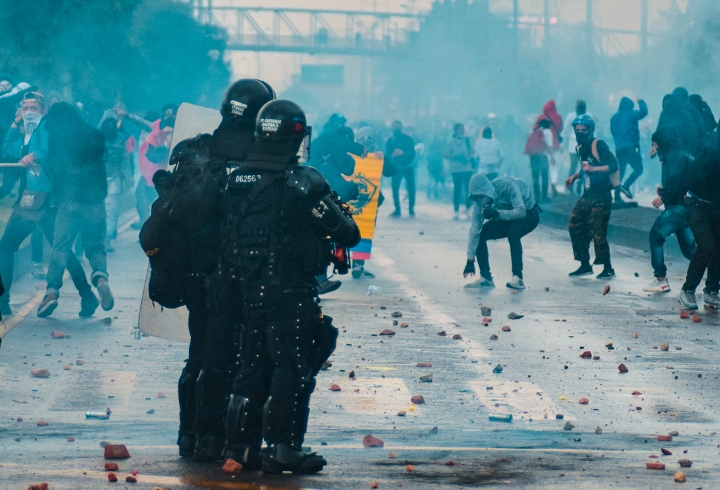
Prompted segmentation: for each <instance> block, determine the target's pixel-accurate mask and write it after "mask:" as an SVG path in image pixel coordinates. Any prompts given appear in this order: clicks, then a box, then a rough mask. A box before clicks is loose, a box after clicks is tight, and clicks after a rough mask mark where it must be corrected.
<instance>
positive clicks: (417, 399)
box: [410, 395, 425, 405]
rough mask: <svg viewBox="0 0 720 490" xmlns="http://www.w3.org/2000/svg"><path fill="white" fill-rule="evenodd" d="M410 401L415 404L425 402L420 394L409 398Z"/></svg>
mask: <svg viewBox="0 0 720 490" xmlns="http://www.w3.org/2000/svg"><path fill="white" fill-rule="evenodd" d="M410 401H411V402H413V403H414V404H415V405H422V404H423V403H425V398H423V396H422V395H415V396H413V397H412V398H410Z"/></svg>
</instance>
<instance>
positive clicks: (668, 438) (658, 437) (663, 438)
mask: <svg viewBox="0 0 720 490" xmlns="http://www.w3.org/2000/svg"><path fill="white" fill-rule="evenodd" d="M657 440H658V441H663V442H668V441H672V436H666V435H660V436H657Z"/></svg>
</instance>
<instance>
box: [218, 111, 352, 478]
mask: <svg viewBox="0 0 720 490" xmlns="http://www.w3.org/2000/svg"><path fill="white" fill-rule="evenodd" d="M308 135H309V130H308V127H307V123H306V119H305V114H304V113H303V111H302V110H301V109H300V107H298V106H297V105H296V104H294V103H293V102H290V101H287V100H275V101H272V102H269V103H268V104H266V105H265V106H264V107H263V108H262V109H261V110H260V113H259V114H258V117H257V123H256V127H255V138H256V141H255V143H254V144H253V147H252V150H251V151H250V153H249V155H248V158H247V160H245V161H244V162H243V163H241V164H240V165H239V167H238V168H237V169H236V170H234V171H233V172H232V173H231V174H230V176H229V180H228V184H227V190H226V196H225V202H226V216H228V217H229V219H230V222H229V223H228V228H229V236H230V237H231V240H230V241H228V246H227V248H226V249H225V250H224V251H223V252H222V255H221V261H222V266H221V267H222V268H223V272H224V273H226V274H228V275H229V276H230V277H231V278H232V279H233V280H235V281H237V282H238V284H239V285H240V287H241V289H242V300H243V311H242V328H241V329H240V332H241V333H240V344H241V345H240V352H241V358H242V362H241V368H240V372H239V373H238V375H237V376H236V378H235V380H234V383H233V390H232V395H231V396H230V401H229V404H228V410H227V444H226V446H225V457H226V458H232V459H235V460H236V461H239V462H241V463H242V464H243V467H244V468H247V469H258V468H260V467H262V470H263V471H265V472H269V473H282V472H283V471H293V472H294V473H316V472H318V471H321V470H322V468H323V467H324V466H325V465H326V464H327V461H325V459H324V458H323V457H322V456H320V455H317V454H315V453H311V454H307V453H304V452H303V450H302V443H303V439H304V435H305V432H306V430H307V421H308V416H309V403H310V395H311V394H312V392H313V390H314V388H315V376H316V375H317V373H318V371H319V369H320V367H321V366H322V364H323V362H324V361H325V360H327V358H328V357H329V355H330V354H331V353H332V350H333V349H334V347H335V340H336V339H337V329H336V328H335V327H333V326H332V320H331V319H330V317H327V316H326V317H323V314H322V311H321V310H320V306H319V305H318V297H317V286H318V284H317V281H316V279H315V276H316V275H317V274H318V268H320V267H322V266H324V264H326V263H327V255H326V254H325V252H324V251H325V247H324V246H323V243H322V240H324V239H328V238H329V239H330V240H332V241H334V242H335V243H336V244H337V245H338V246H348V247H349V246H354V245H356V244H357V243H358V242H359V241H360V232H359V229H358V227H357V225H356V224H355V222H354V221H353V218H352V214H351V213H350V211H349V208H348V207H347V205H344V204H343V203H342V201H340V199H339V198H338V197H337V194H334V193H331V191H330V186H329V185H328V183H327V181H326V180H325V178H323V176H322V175H321V174H320V172H318V171H317V170H316V169H314V168H311V167H306V166H303V165H299V164H298V163H297V162H298V156H297V153H298V149H299V148H301V144H302V142H303V140H304V138H306V137H307V136H308ZM263 438H264V439H265V441H266V442H267V448H266V449H265V451H264V452H263V453H262V455H261V453H260V446H261V442H262V439H263Z"/></svg>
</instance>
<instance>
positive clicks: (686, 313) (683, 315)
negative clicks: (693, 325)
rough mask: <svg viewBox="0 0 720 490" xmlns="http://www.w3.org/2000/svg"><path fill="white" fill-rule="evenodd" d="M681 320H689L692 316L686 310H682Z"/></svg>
mask: <svg viewBox="0 0 720 490" xmlns="http://www.w3.org/2000/svg"><path fill="white" fill-rule="evenodd" d="M680 318H683V319H688V318H690V314H689V313H688V312H687V311H685V310H680Z"/></svg>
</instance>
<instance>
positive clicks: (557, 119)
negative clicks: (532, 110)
mask: <svg viewBox="0 0 720 490" xmlns="http://www.w3.org/2000/svg"><path fill="white" fill-rule="evenodd" d="M543 119H550V131H552V135H553V148H555V149H556V150H557V149H558V148H560V138H559V135H560V133H562V130H563V120H562V116H561V115H560V114H558V111H557V107H556V106H555V101H554V100H548V101H547V102H546V103H545V105H544V106H543V113H542V114H540V115H539V116H538V118H537V120H536V121H535V125H534V126H533V131H534V130H536V129H537V128H538V123H539V122H540V121H542V120H543Z"/></svg>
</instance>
